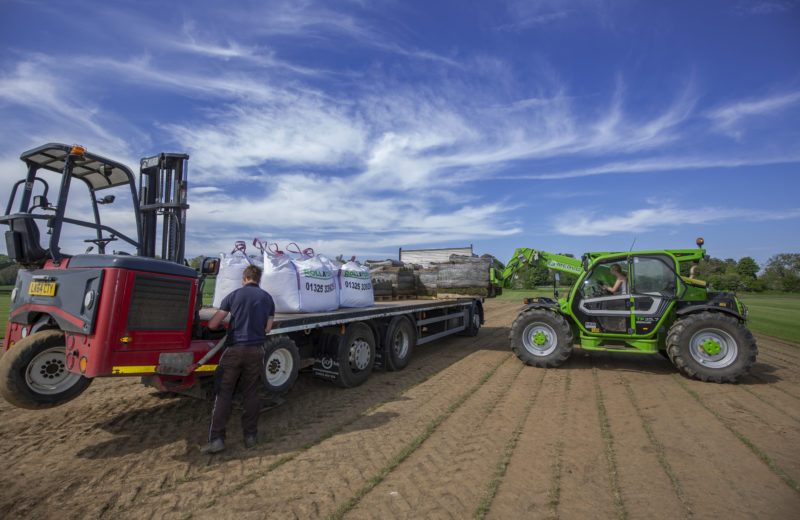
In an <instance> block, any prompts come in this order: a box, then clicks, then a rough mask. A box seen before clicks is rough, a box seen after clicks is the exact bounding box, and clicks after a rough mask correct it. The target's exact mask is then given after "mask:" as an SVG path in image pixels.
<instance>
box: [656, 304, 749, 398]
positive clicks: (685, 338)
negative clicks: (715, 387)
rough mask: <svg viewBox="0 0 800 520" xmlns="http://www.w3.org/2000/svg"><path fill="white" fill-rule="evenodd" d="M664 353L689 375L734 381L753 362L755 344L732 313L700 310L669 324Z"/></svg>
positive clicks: (714, 380) (716, 381) (702, 379)
mask: <svg viewBox="0 0 800 520" xmlns="http://www.w3.org/2000/svg"><path fill="white" fill-rule="evenodd" d="M667 354H668V355H669V358H670V360H671V361H672V364H674V365H675V366H676V367H677V368H678V370H680V371H681V372H682V373H683V374H685V375H687V376H688V377H691V378H694V379H699V380H701V381H711V382H713V383H733V382H735V381H736V379H738V378H739V376H741V375H743V374H745V373H746V372H747V370H748V369H749V368H750V365H752V364H753V363H755V361H756V355H757V354H758V346H757V345H756V340H755V338H753V334H752V333H751V332H750V331H749V330H748V329H747V327H745V326H744V325H742V324H741V323H739V320H737V319H736V318H734V317H733V316H728V315H725V314H721V313H718V312H701V313H698V314H691V315H689V316H687V317H685V318H680V319H678V320H676V321H675V323H673V324H672V327H670V329H669V333H668V334H667Z"/></svg>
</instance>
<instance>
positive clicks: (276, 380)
mask: <svg viewBox="0 0 800 520" xmlns="http://www.w3.org/2000/svg"><path fill="white" fill-rule="evenodd" d="M299 372H300V350H299V349H298V348H297V345H295V343H294V341H292V340H291V339H289V338H287V337H286V336H281V337H277V338H274V339H268V340H267V341H266V342H265V343H264V388H265V391H266V393H267V395H268V396H269V397H280V396H282V395H285V394H286V393H287V392H289V390H291V389H292V387H293V386H294V384H295V382H296V381H297V374H298V373H299Z"/></svg>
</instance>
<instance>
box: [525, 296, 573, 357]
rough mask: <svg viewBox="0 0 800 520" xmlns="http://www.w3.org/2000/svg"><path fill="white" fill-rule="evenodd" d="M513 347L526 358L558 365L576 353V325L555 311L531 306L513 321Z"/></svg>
mask: <svg viewBox="0 0 800 520" xmlns="http://www.w3.org/2000/svg"><path fill="white" fill-rule="evenodd" d="M509 339H510V340H511V349H512V350H513V351H514V353H515V354H516V355H517V357H518V358H520V359H521V360H522V361H524V362H525V364H526V365H533V366H537V367H542V368H550V367H557V366H559V365H561V364H562V363H564V361H566V360H567V359H569V356H570V355H571V354H572V329H571V328H570V326H569V323H568V322H567V320H566V319H565V318H564V317H563V316H561V315H560V314H557V313H555V312H553V311H548V310H545V309H530V310H527V311H525V312H523V313H521V314H520V315H519V316H517V319H515V320H514V323H513V324H512V325H511V334H510V335H509Z"/></svg>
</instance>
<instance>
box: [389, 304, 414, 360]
mask: <svg viewBox="0 0 800 520" xmlns="http://www.w3.org/2000/svg"><path fill="white" fill-rule="evenodd" d="M385 344H386V347H387V352H386V353H387V356H386V367H387V368H388V369H389V370H403V369H404V368H405V367H407V366H408V362H409V361H411V353H412V352H413V351H414V346H415V345H416V344H417V331H416V330H414V325H412V324H411V321H410V320H409V319H408V318H407V317H405V316H395V317H394V318H392V321H390V322H389V327H388V328H387V329H386V339H385Z"/></svg>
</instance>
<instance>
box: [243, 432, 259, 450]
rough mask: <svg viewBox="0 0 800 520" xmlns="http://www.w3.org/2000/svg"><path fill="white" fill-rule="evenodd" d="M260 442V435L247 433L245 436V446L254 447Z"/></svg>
mask: <svg viewBox="0 0 800 520" xmlns="http://www.w3.org/2000/svg"><path fill="white" fill-rule="evenodd" d="M256 444H258V435H245V437H244V447H245V448H248V449H249V448H252V447H253V446H255V445H256Z"/></svg>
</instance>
